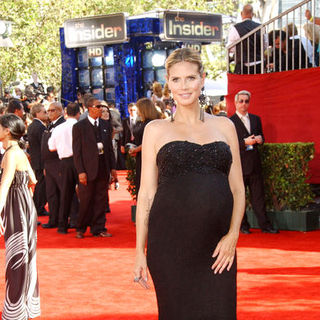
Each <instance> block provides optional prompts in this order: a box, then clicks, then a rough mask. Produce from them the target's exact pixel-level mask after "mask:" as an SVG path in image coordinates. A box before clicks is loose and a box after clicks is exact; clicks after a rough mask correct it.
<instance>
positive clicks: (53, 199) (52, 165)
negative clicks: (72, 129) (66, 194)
mask: <svg viewBox="0 0 320 320" xmlns="http://www.w3.org/2000/svg"><path fill="white" fill-rule="evenodd" d="M48 116H49V120H50V124H49V126H48V128H47V130H45V131H44V132H43V134H42V139H41V158H42V161H43V165H44V171H45V180H46V195H47V201H48V206H49V220H48V223H43V224H42V227H43V228H45V229H51V228H57V227H58V220H59V210H60V195H61V179H60V178H61V174H60V160H59V157H58V154H57V152H50V150H49V148H48V140H49V138H50V136H51V134H52V132H53V130H54V128H56V127H58V126H59V125H60V124H62V123H64V122H65V119H64V117H63V109H62V105H61V103H60V102H53V103H51V104H50V105H49V109H48Z"/></svg>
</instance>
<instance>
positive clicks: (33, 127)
mask: <svg viewBox="0 0 320 320" xmlns="http://www.w3.org/2000/svg"><path fill="white" fill-rule="evenodd" d="M44 130H46V126H45V125H44V124H43V123H42V122H41V121H40V120H38V119H34V120H33V121H32V123H31V124H30V125H29V127H28V131H27V136H28V142H29V154H30V160H31V161H30V162H31V167H32V168H33V169H34V170H41V169H43V163H42V157H41V140H42V134H43V132H44Z"/></svg>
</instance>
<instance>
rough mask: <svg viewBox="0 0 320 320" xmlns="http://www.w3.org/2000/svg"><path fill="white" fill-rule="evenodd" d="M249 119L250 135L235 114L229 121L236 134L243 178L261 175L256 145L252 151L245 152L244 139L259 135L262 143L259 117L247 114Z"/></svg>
mask: <svg viewBox="0 0 320 320" xmlns="http://www.w3.org/2000/svg"><path fill="white" fill-rule="evenodd" d="M249 119H250V129H251V133H249V132H248V131H247V128H246V127H245V125H244V124H243V122H242V120H241V119H240V118H239V117H238V115H237V114H236V113H235V114H234V115H232V116H231V117H230V120H232V122H233V123H234V125H235V127H236V130H237V134H238V140H239V147H240V157H241V165H242V173H243V175H244V176H246V175H250V174H260V173H261V161H260V155H259V150H258V144H255V145H253V150H250V151H246V145H245V143H244V139H245V138H247V137H249V136H251V135H252V134H254V135H255V136H258V135H261V136H262V139H263V141H264V136H263V132H262V125H261V120H260V117H259V116H256V115H254V114H251V113H249Z"/></svg>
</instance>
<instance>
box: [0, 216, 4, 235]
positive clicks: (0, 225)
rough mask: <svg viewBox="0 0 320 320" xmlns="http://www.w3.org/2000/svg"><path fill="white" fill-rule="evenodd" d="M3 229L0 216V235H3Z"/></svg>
mask: <svg viewBox="0 0 320 320" xmlns="http://www.w3.org/2000/svg"><path fill="white" fill-rule="evenodd" d="M4 231H5V228H4V223H3V220H2V218H1V217H0V236H3V235H4Z"/></svg>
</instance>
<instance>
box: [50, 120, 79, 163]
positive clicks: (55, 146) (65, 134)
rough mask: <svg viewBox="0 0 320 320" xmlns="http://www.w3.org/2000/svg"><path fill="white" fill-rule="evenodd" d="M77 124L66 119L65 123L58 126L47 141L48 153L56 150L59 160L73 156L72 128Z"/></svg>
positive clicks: (75, 121)
mask: <svg viewBox="0 0 320 320" xmlns="http://www.w3.org/2000/svg"><path fill="white" fill-rule="evenodd" d="M76 123H77V119H75V118H67V120H66V122H64V123H62V124H60V125H59V126H57V127H56V128H54V130H53V131H52V134H51V137H50V138H49V141H48V146H49V150H50V151H55V150H57V153H58V156H59V159H60V160H61V159H63V158H69V157H71V156H73V151H72V127H73V125H74V124H76Z"/></svg>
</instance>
